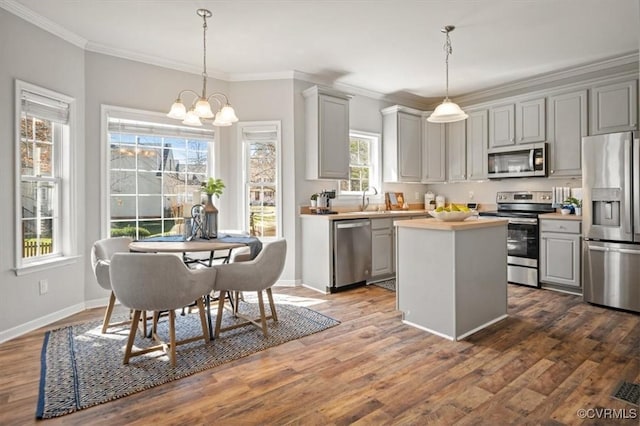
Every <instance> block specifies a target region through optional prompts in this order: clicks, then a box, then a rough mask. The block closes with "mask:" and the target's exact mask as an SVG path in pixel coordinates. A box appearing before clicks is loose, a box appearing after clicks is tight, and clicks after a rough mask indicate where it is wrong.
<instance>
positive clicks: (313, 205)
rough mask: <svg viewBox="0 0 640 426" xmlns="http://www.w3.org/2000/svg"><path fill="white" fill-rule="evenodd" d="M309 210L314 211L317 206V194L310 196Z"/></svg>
mask: <svg viewBox="0 0 640 426" xmlns="http://www.w3.org/2000/svg"><path fill="white" fill-rule="evenodd" d="M310 202H311V208H312V209H315V208H316V207H317V206H318V194H317V193H316V194H311V198H310Z"/></svg>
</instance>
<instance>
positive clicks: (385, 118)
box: [382, 105, 422, 182]
mask: <svg viewBox="0 0 640 426" xmlns="http://www.w3.org/2000/svg"><path fill="white" fill-rule="evenodd" d="M421 114H422V112H421V111H417V110H414V109H411V108H406V107H402V106H399V105H395V106H392V107H389V108H385V109H383V110H382V146H383V148H382V150H383V167H382V176H383V179H384V181H385V182H420V181H421V180H422V118H421Z"/></svg>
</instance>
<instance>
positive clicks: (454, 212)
mask: <svg viewBox="0 0 640 426" xmlns="http://www.w3.org/2000/svg"><path fill="white" fill-rule="evenodd" d="M429 214H430V215H431V216H433V217H435V218H436V219H437V220H441V221H443V222H462V221H463V220H465V219H466V218H468V217H470V216H472V215H473V211H471V210H470V209H469V208H468V207H467V206H463V205H456V204H453V203H452V204H450V205H449V206H448V207H438V208H437V209H435V210H431V211H429Z"/></svg>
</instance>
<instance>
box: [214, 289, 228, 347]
mask: <svg viewBox="0 0 640 426" xmlns="http://www.w3.org/2000/svg"><path fill="white" fill-rule="evenodd" d="M226 293H227V291H226V290H220V294H219V296H218V315H216V332H215V334H214V335H213V336H214V337H215V338H216V339H217V338H218V337H220V326H221V325H222V313H223V311H224V296H225V294H226Z"/></svg>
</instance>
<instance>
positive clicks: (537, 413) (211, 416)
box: [0, 285, 640, 425]
mask: <svg viewBox="0 0 640 426" xmlns="http://www.w3.org/2000/svg"><path fill="white" fill-rule="evenodd" d="M274 291H275V293H279V294H287V295H290V296H291V297H293V298H299V300H300V301H303V300H304V301H306V302H315V304H313V305H312V306H310V307H311V308H312V309H314V310H317V311H319V312H322V313H324V314H326V315H329V316H331V317H333V318H336V319H338V320H340V321H341V322H342V323H341V324H340V325H339V326H337V327H334V328H332V329H329V330H327V331H324V332H321V333H318V334H315V335H311V336H307V337H305V338H302V339H299V340H296V341H292V342H289V343H286V344H283V345H280V346H277V347H274V348H271V349H268V350H265V351H262V352H259V353H256V354H254V355H252V356H249V357H245V358H242V359H240V360H237V361H235V362H231V363H228V364H225V365H222V366H219V367H217V368H213V369H210V370H207V371H204V372H201V373H198V374H195V375H193V376H190V377H187V378H184V379H181V380H177V381H174V382H172V383H168V384H165V385H162V386H158V387H156V388H153V389H149V390H147V391H144V392H140V393H137V394H135V395H132V396H129V397H126V398H122V399H119V400H116V401H112V402H109V403H106V404H102V405H99V406H97V407H93V408H89V409H86V410H82V411H79V412H76V413H73V414H70V415H67V416H63V417H60V418H58V419H51V420H46V421H44V423H43V424H47V425H53V424H82V425H86V424H92V425H93V424H109V425H112V424H141V425H142V424H222V425H233V424H242V425H250V424H268V425H272V424H277V425H280V424H304V425H307V424H310V425H327V424H339V425H344V424H362V425H377V424H402V425H407V424H416V425H423V424H442V425H450V424H460V425H465V424H478V425H503V424H518V425H521V424H545V425H562V424H566V425H575V424H599V425H600V424H629V425H637V424H638V422H639V421H638V419H639V418H640V417H639V413H638V411H640V410H639V409H638V407H635V406H633V405H631V404H628V403H624V402H620V401H617V400H615V399H612V398H611V397H610V394H611V393H612V391H613V390H614V389H615V387H616V385H617V384H618V383H619V382H620V381H621V380H627V381H631V382H640V358H639V357H640V316H638V315H634V314H630V313H625V312H620V311H615V310H610V309H604V308H600V307H596V306H591V305H588V304H585V303H583V302H582V301H581V298H579V297H576V296H571V295H567V294H561V293H555V292H551V291H546V290H538V289H530V288H526V287H520V286H514V285H510V286H509V317H508V318H507V319H506V320H504V321H502V322H500V323H498V324H495V325H493V326H491V327H490V328H488V329H485V330H483V331H481V332H479V333H476V334H474V335H473V336H471V337H469V338H467V339H466V340H464V341H461V342H450V341H447V340H445V339H442V338H440V337H437V336H434V335H431V334H429V333H426V332H424V331H421V330H418V329H415V328H412V327H409V326H406V325H404V324H402V323H401V321H400V313H399V312H397V311H395V293H392V292H389V291H387V290H385V289H382V288H379V287H376V286H368V287H362V288H357V289H353V290H349V291H346V292H342V293H338V294H333V295H326V296H325V295H320V294H318V293H316V292H313V291H311V290H308V289H305V288H300V287H298V288H282V287H276V288H275V290H274ZM102 314H103V309H93V310H89V311H85V312H82V313H79V314H76V315H73V316H72V317H69V318H67V319H65V320H64V321H60V322H58V323H56V324H53V325H51V326H49V327H46V329H51V328H56V327H59V326H61V325H65V324H69V323H74V322H80V321H85V320H90V319H92V320H93V319H101V317H102ZM46 329H41V330H38V331H34V332H31V333H29V334H27V335H24V336H22V337H20V338H17V339H14V340H12V341H9V342H5V343H3V344H2V345H0V365H1V368H0V424H2V425H18V424H19V425H23V424H33V423H38V422H37V421H36V420H35V410H36V401H37V397H38V383H39V374H40V351H41V347H42V341H43V333H44V331H45V330H46ZM179 350H180V349H179V348H178V351H179ZM179 360H180V356H179V354H178V362H179ZM596 408H607V409H611V410H610V411H608V413H609V417H610V418H608V419H602V418H593V417H594V416H597V414H598V412H600V413H603V412H602V411H596V410H592V411H587V414H588V415H589V417H592V418H585V419H582V418H580V416H579V413H580V412H579V410H582V409H584V410H589V409H596ZM623 410H624V411H623ZM634 414H635V418H631V417H633V416H634ZM601 415H602V414H601ZM614 416H617V417H627V418H622V419H621V418H618V419H611V417H614Z"/></svg>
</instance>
